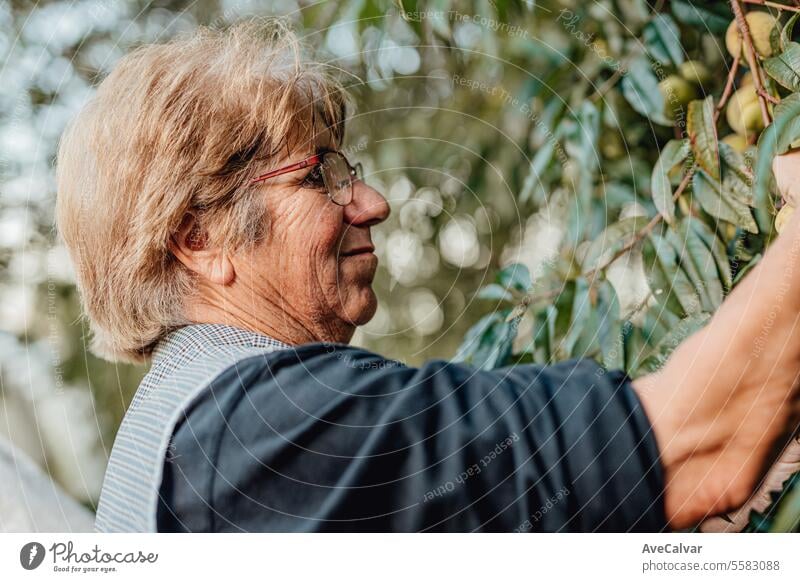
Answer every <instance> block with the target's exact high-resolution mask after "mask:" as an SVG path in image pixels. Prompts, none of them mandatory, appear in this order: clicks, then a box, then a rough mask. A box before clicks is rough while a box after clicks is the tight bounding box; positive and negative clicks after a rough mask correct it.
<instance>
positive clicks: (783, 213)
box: [775, 204, 794, 233]
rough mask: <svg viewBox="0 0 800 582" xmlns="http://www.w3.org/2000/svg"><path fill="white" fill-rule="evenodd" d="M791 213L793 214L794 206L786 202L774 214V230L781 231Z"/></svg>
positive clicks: (789, 218)
mask: <svg viewBox="0 0 800 582" xmlns="http://www.w3.org/2000/svg"><path fill="white" fill-rule="evenodd" d="M792 214H794V208H793V207H791V206H789V205H788V204H787V205H785V206H784V207H783V208H781V209H780V210H778V214H777V215H776V216H775V230H777V231H778V233H780V232H783V229H784V228H785V227H786V225H787V224H788V223H789V220H791V218H792Z"/></svg>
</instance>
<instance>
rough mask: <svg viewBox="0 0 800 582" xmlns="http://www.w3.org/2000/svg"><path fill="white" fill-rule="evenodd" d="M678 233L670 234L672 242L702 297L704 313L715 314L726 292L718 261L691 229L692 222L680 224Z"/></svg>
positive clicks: (686, 221) (687, 221) (685, 221)
mask: <svg viewBox="0 0 800 582" xmlns="http://www.w3.org/2000/svg"><path fill="white" fill-rule="evenodd" d="M677 233H678V234H679V235H680V238H678V236H675V233H674V232H670V234H671V235H673V236H672V237H671V240H670V242H672V244H673V246H675V247H676V250H677V251H678V255H679V256H680V258H681V265H682V266H683V267H684V269H685V270H686V273H687V274H688V275H689V278H690V279H691V280H692V283H694V286H695V289H696V290H697V292H698V294H699V295H700V300H701V302H702V304H703V311H707V312H710V313H713V312H714V311H716V309H717V308H718V307H719V306H720V304H721V303H722V299H723V297H724V290H723V287H722V283H721V281H720V277H719V273H718V272H717V266H716V261H715V260H714V256H713V255H712V254H711V251H710V250H708V247H706V245H705V243H704V242H703V239H701V238H700V237H699V236H698V235H697V233H696V232H695V231H694V229H692V228H691V227H690V220H684V221H682V222H681V223H679V224H678V231H677Z"/></svg>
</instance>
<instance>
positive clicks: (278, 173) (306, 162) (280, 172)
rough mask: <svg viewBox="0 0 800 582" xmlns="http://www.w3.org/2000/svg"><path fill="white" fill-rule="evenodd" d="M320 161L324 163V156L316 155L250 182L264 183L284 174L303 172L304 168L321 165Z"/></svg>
mask: <svg viewBox="0 0 800 582" xmlns="http://www.w3.org/2000/svg"><path fill="white" fill-rule="evenodd" d="M320 161H322V155H321V154H316V155H313V156H311V157H310V158H306V159H305V160H302V161H299V162H297V163H296V164H292V165H291V166H286V167H285V168H278V169H277V170H272V171H271V172H267V173H266V174H262V175H261V176H259V177H257V178H253V179H252V180H251V181H250V183H251V184H255V183H256V182H263V181H264V180H269V179H270V178H275V177H277V176H281V175H283V174H288V173H289V172H294V171H296V170H302V169H303V168H307V167H308V166H311V165H313V164H318V163H320Z"/></svg>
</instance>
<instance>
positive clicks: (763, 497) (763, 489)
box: [700, 435, 800, 533]
mask: <svg viewBox="0 0 800 582" xmlns="http://www.w3.org/2000/svg"><path fill="white" fill-rule="evenodd" d="M798 471H800V435H797V436H795V438H794V439H792V441H791V442H790V443H789V444H788V445H787V446H786V448H785V449H784V451H783V453H781V455H780V456H779V457H778V460H777V461H776V462H775V464H774V465H772V467H771V468H770V470H769V471H768V472H767V476H766V477H765V478H764V480H763V481H762V482H761V485H760V486H759V487H758V489H756V492H755V493H754V494H753V495H752V496H751V497H750V499H748V500H747V501H746V502H745V503H744V505H742V506H741V507H740V508H739V509H737V510H735V511H732V512H730V513H728V514H727V515H725V516H724V517H722V516H720V517H710V518H708V519H706V520H704V521H703V522H702V523H701V524H700V531H702V532H705V533H726V532H740V531H742V529H744V527H745V526H746V525H747V522H748V520H749V519H750V513H751V512H752V511H758V512H760V513H761V512H763V511H764V510H765V509H766V508H767V507H768V506H769V504H770V503H771V502H772V499H771V498H770V493H772V492H773V491H780V490H781V486H782V485H783V482H784V481H786V479H788V478H789V477H790V476H792V475H793V474H795V473H797V472H798Z"/></svg>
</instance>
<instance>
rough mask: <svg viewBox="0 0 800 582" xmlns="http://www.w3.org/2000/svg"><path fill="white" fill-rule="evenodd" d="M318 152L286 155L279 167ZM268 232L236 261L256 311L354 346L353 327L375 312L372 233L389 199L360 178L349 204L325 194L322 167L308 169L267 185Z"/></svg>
mask: <svg viewBox="0 0 800 582" xmlns="http://www.w3.org/2000/svg"><path fill="white" fill-rule="evenodd" d="M314 153H315V152H314V151H303V152H299V153H297V154H295V155H291V156H288V157H287V158H286V159H285V160H282V161H281V162H280V163H279V164H278V167H283V166H286V165H290V164H293V163H295V162H298V161H300V160H303V159H305V158H307V157H309V156H311V155H313V154H314ZM261 187H262V188H263V191H264V196H265V197H266V205H267V217H268V218H267V220H268V221H269V224H268V227H267V234H266V237H265V239H264V240H263V241H262V242H261V243H260V244H259V245H258V246H256V247H255V248H254V249H252V250H251V251H250V252H248V253H246V254H243V255H240V256H237V257H235V258H234V260H235V261H236V262H237V263H238V264H237V265H236V271H237V273H243V274H245V275H244V276H245V279H246V280H247V282H248V287H249V292H250V295H251V296H252V299H253V307H254V308H256V309H258V308H259V304H260V303H262V302H265V301H266V302H269V303H270V304H271V306H274V307H277V308H278V309H279V310H280V311H281V312H282V313H284V314H285V315H286V324H287V325H297V324H298V323H299V324H300V325H302V326H303V327H304V328H305V329H304V330H303V331H304V332H306V333H307V334H310V335H311V336H312V337H314V338H315V339H317V340H319V341H341V342H346V341H349V340H350V337H351V336H352V334H353V331H354V330H355V327H356V326H359V325H363V324H365V323H367V322H368V321H369V320H370V319H371V318H372V316H373V315H374V314H375V310H376V308H377V298H376V297H375V293H374V291H373V290H372V281H373V278H374V277H375V271H376V269H377V265H378V258H377V257H376V256H375V254H374V252H373V251H374V247H373V244H372V237H371V234H370V229H371V227H373V226H375V225H377V224H379V223H381V222H383V221H384V220H386V217H387V216H388V215H389V205H388V203H387V202H386V199H385V198H384V197H383V196H382V195H381V194H379V193H378V192H377V191H376V190H374V189H373V188H370V187H369V186H367V185H366V184H365V183H363V182H361V181H360V180H356V181H355V182H354V184H353V199H352V202H351V203H350V204H348V205H347V206H339V205H337V204H334V203H333V202H332V201H331V200H330V199H329V198H328V196H327V190H326V188H325V185H324V183H323V182H322V179H321V174H320V171H319V168H313V167H309V168H304V169H301V170H297V171H295V172H291V173H288V174H284V175H282V176H278V177H276V178H273V179H270V180H268V181H266V182H265V183H264V184H263V185H262V186H261Z"/></svg>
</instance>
